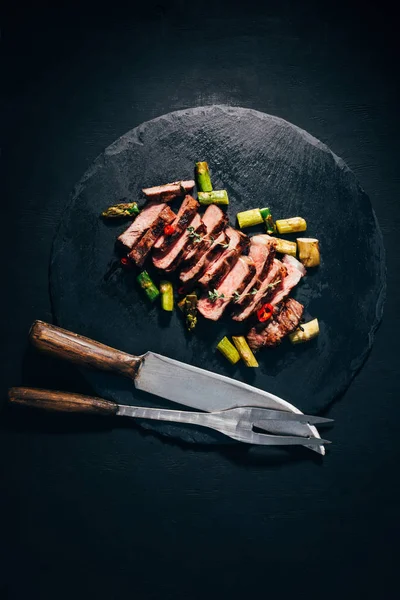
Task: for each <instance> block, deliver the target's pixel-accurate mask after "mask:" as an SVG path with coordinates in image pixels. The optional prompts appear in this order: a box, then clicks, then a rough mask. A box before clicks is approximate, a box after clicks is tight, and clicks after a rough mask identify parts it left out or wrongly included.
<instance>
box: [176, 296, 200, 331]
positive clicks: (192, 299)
mask: <svg viewBox="0 0 400 600" xmlns="http://www.w3.org/2000/svg"><path fill="white" fill-rule="evenodd" d="M178 306H179V308H180V309H181V311H182V312H183V314H184V315H185V318H186V327H187V329H188V331H192V330H193V329H194V328H195V327H196V325H197V296H196V294H194V293H193V294H188V295H187V296H185V297H184V298H182V300H180V301H179V302H178Z"/></svg>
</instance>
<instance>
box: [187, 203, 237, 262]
mask: <svg viewBox="0 0 400 600" xmlns="http://www.w3.org/2000/svg"><path fill="white" fill-rule="evenodd" d="M202 221H203V223H204V226H205V233H206V235H204V236H203V239H202V240H201V242H200V243H199V244H196V246H195V247H194V248H193V249H192V250H191V251H190V252H188V253H187V256H185V261H186V262H189V261H193V263H194V262H195V261H198V260H199V259H200V257H201V256H202V255H203V254H204V253H205V252H207V250H208V249H209V248H210V246H211V245H212V243H213V238H216V237H217V235H218V234H219V233H220V232H221V231H222V230H223V229H225V226H226V224H227V222H228V217H227V216H226V214H225V213H223V212H222V210H221V209H220V208H219V207H218V206H216V205H215V204H210V206H208V207H207V210H206V212H205V213H204V215H203V216H202Z"/></svg>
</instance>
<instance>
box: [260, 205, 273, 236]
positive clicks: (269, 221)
mask: <svg viewBox="0 0 400 600" xmlns="http://www.w3.org/2000/svg"><path fill="white" fill-rule="evenodd" d="M260 213H261V216H262V218H263V219H264V221H265V225H266V230H267V233H268V234H269V235H271V234H272V233H276V225H275V223H274V220H273V218H272V215H271V211H270V210H269V208H260Z"/></svg>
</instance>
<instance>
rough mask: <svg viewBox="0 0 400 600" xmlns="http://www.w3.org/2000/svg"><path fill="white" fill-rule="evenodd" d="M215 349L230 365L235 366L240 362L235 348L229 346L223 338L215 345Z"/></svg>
mask: <svg viewBox="0 0 400 600" xmlns="http://www.w3.org/2000/svg"><path fill="white" fill-rule="evenodd" d="M217 349H218V350H219V351H220V352H221V353H222V354H223V355H224V356H225V358H227V359H228V360H229V362H230V363H231V364H232V365H235V364H236V363H237V362H238V360H240V354H239V352H238V351H237V350H236V348H235V346H234V345H233V344H231V342H230V341H229V340H228V338H227V337H226V336H225V337H224V338H222V340H221V341H220V342H219V344H218V345H217Z"/></svg>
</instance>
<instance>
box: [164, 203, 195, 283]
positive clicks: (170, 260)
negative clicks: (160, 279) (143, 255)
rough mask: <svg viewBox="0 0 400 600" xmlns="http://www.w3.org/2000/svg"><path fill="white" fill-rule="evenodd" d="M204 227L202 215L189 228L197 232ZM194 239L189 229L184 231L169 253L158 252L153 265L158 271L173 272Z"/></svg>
mask: <svg viewBox="0 0 400 600" xmlns="http://www.w3.org/2000/svg"><path fill="white" fill-rule="evenodd" d="M202 225H203V223H202V221H201V218H200V215H199V214H196V215H195V216H194V218H193V219H192V221H190V223H189V227H193V228H194V231H195V232H196V231H197V230H198V229H199V227H200V228H201V227H202ZM192 240H193V238H191V237H190V233H189V231H188V228H187V227H186V229H185V230H184V232H183V233H182V234H181V237H180V238H179V239H178V240H177V241H176V242H175V244H174V245H173V246H172V247H171V248H170V249H169V250H167V252H159V251H158V252H157V253H156V254H155V255H154V256H153V264H154V266H155V267H157V269H164V270H165V271H168V272H169V271H173V270H174V269H176V267H177V266H178V265H179V263H180V262H181V260H182V256H183V254H184V252H185V250H186V248H187V246H188V245H189V244H192V243H193V241H192Z"/></svg>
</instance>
